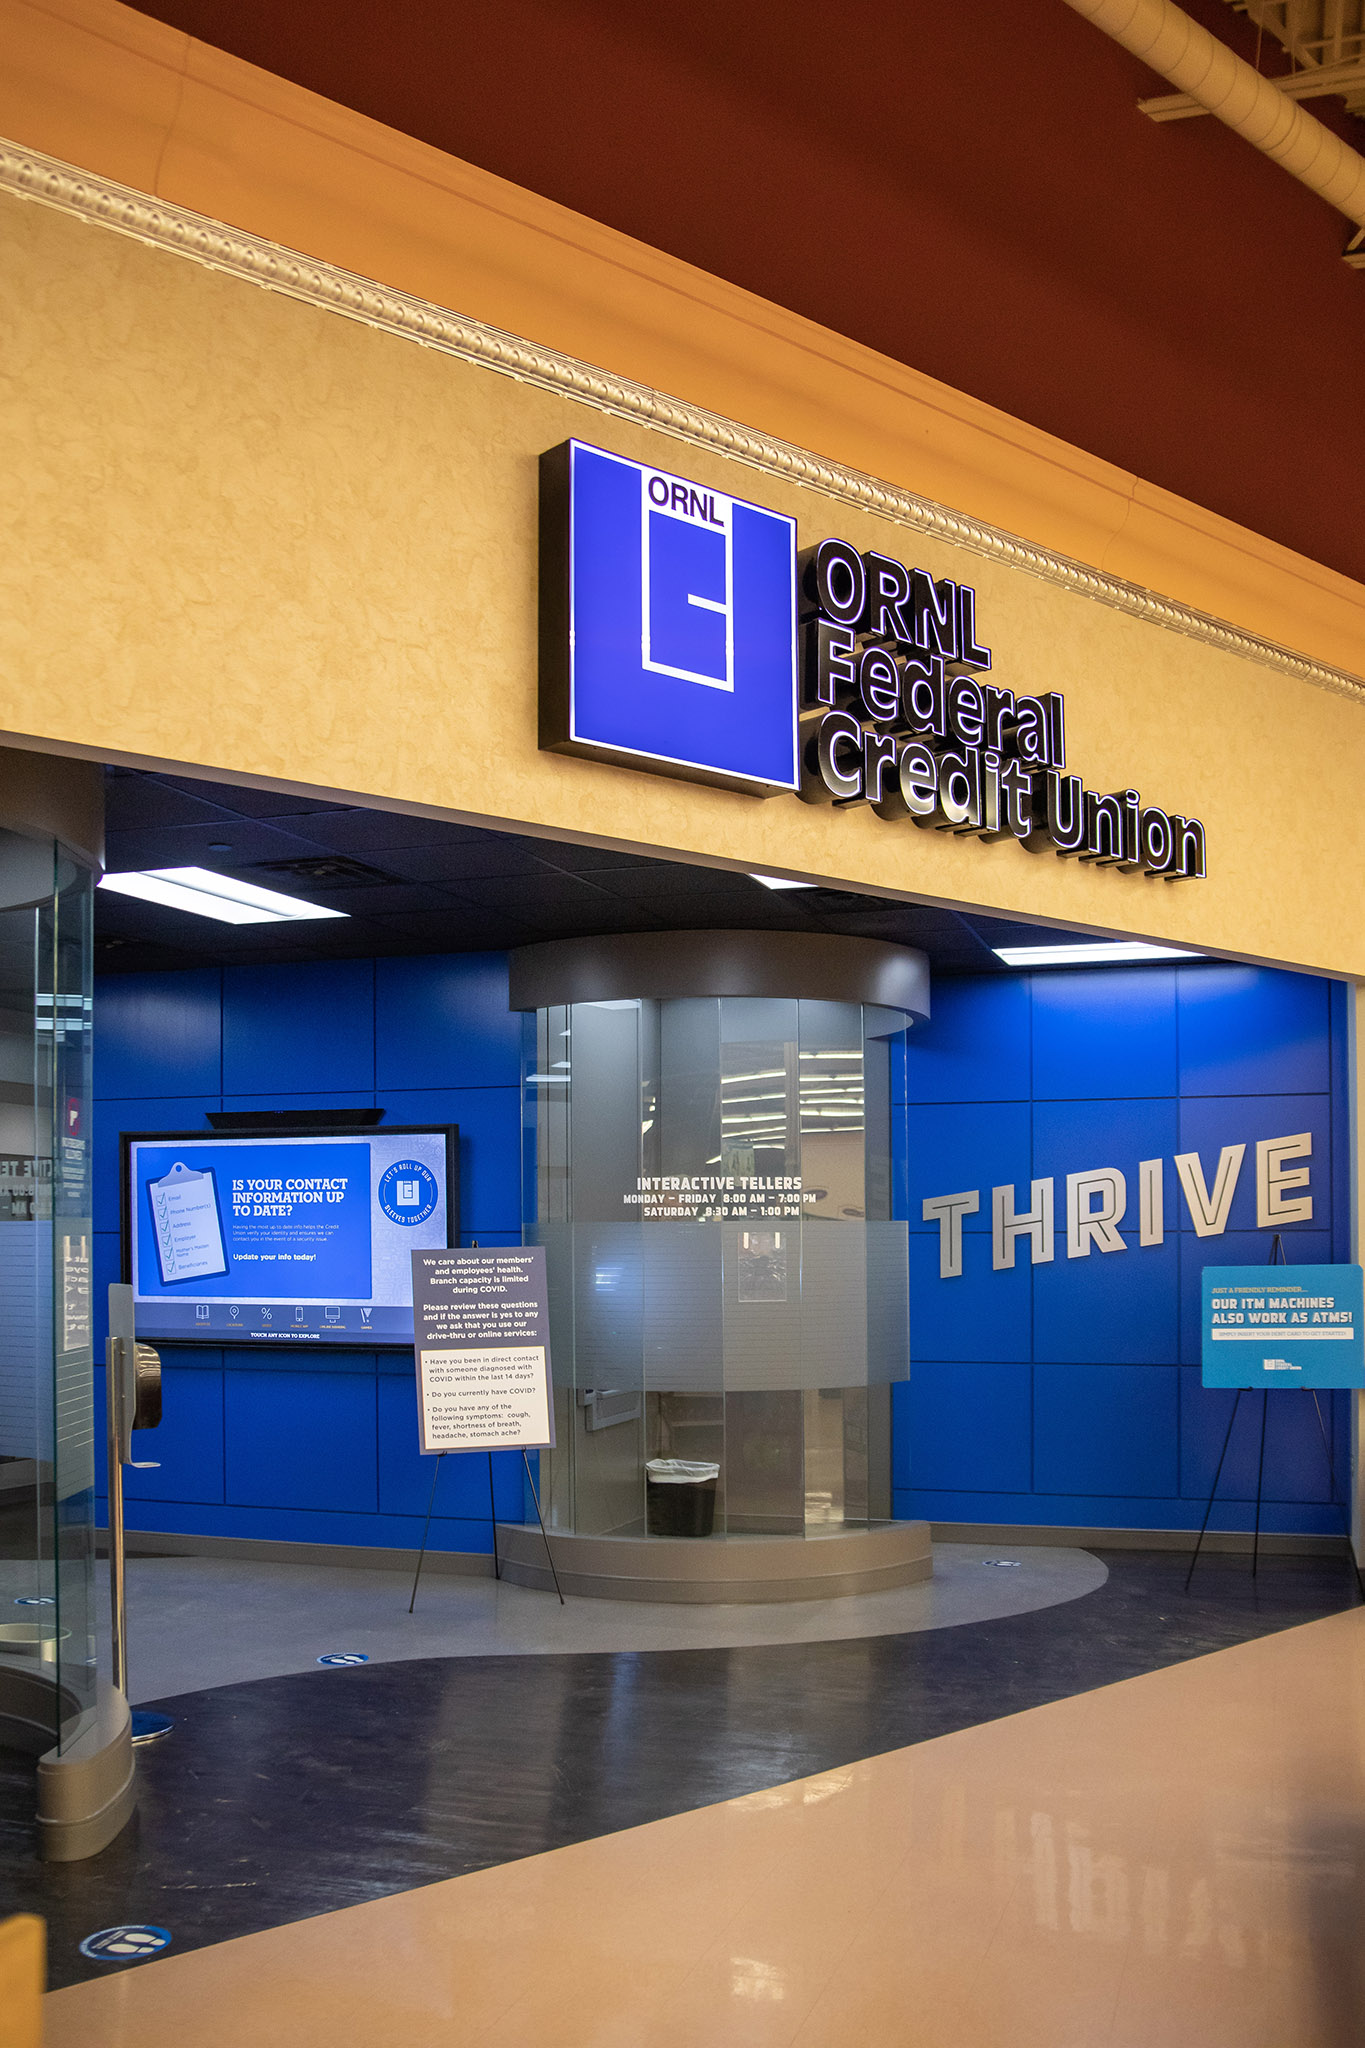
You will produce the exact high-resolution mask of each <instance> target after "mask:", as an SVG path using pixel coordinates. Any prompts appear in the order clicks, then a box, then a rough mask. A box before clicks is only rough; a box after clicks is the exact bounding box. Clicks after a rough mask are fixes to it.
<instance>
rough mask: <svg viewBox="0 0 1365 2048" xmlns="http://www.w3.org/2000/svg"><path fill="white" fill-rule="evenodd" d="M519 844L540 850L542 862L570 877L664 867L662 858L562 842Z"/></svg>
mask: <svg viewBox="0 0 1365 2048" xmlns="http://www.w3.org/2000/svg"><path fill="white" fill-rule="evenodd" d="M519 844H520V845H522V846H526V847H534V848H538V849H539V852H540V855H541V858H542V859H543V860H547V861H549V862H550V864H551V865H552V866H553V867H557V868H563V869H564V871H565V872H566V874H571V875H586V874H592V873H595V872H596V871H597V870H599V869H601V870H604V871H605V870H606V869H608V868H654V867H658V866H659V865H660V864H661V861H660V857H658V856H654V855H651V854H647V853H617V852H615V851H613V850H611V849H609V848H607V847H605V846H576V845H575V846H571V845H569V844H568V843H567V842H566V841H564V840H560V839H522V840H520V841H519Z"/></svg>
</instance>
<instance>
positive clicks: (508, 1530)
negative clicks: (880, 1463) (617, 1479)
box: [498, 1522, 933, 1602]
mask: <svg viewBox="0 0 1365 2048" xmlns="http://www.w3.org/2000/svg"><path fill="white" fill-rule="evenodd" d="M550 1546H551V1549H552V1550H553V1553H554V1561H555V1568H556V1570H557V1571H558V1573H559V1582H560V1585H561V1586H562V1587H563V1588H564V1591H565V1592H566V1593H577V1594H580V1595H582V1596H585V1597H587V1598H588V1599H592V1600H678V1601H689V1600H690V1601H714V1602H751V1601H766V1600H827V1599H833V1598H837V1597H838V1596H839V1595H841V1594H845V1593H880V1592H882V1591H884V1590H885V1589H886V1588H887V1587H890V1586H911V1585H914V1584H915V1583H916V1582H917V1581H919V1580H921V1579H927V1578H928V1577H929V1576H930V1575H931V1573H932V1571H933V1555H932V1550H931V1546H930V1542H929V1524H928V1523H927V1522H878V1523H873V1524H871V1525H870V1526H866V1527H863V1528H857V1529H831V1530H829V1531H828V1532H825V1531H821V1533H820V1534H819V1535H812V1536H705V1537H680V1536H579V1535H573V1534H571V1533H569V1532H568V1531H563V1532H560V1531H557V1530H554V1529H552V1530H551V1531H550ZM498 1551H499V1555H500V1557H501V1560H502V1576H503V1577H504V1578H505V1579H510V1580H511V1582H512V1584H513V1585H514V1586H535V1587H541V1588H548V1589H549V1590H550V1591H553V1590H554V1580H553V1579H552V1577H551V1575H550V1567H549V1565H548V1563H547V1562H546V1558H545V1545H544V1543H543V1542H542V1541H541V1535H540V1530H539V1529H538V1528H537V1527H536V1525H535V1523H534V1522H532V1523H530V1524H529V1525H526V1524H523V1523H511V1522H500V1523H499V1524H498Z"/></svg>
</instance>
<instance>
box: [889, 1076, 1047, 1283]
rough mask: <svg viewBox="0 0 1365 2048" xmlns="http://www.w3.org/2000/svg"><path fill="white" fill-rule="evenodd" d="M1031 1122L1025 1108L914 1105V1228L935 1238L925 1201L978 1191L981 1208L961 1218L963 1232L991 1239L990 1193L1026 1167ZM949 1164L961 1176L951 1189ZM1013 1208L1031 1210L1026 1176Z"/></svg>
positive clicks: (909, 1148)
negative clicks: (1021, 1166) (930, 1197)
mask: <svg viewBox="0 0 1365 2048" xmlns="http://www.w3.org/2000/svg"><path fill="white" fill-rule="evenodd" d="M1030 1122H1031V1113H1030V1109H1029V1105H1028V1103H1027V1102H948V1103H916V1104H914V1105H913V1106H912V1107H911V1108H910V1110H909V1112H908V1114H907V1117H906V1125H907V1134H906V1153H907V1176H906V1178H907V1183H908V1188H907V1197H906V1198H907V1200H908V1202H909V1205H910V1206H909V1209H908V1211H907V1212H906V1213H907V1214H908V1215H909V1218H910V1228H911V1229H912V1230H932V1231H933V1233H934V1235H935V1237H937V1235H938V1224H937V1222H930V1223H926V1222H925V1221H924V1210H923V1206H922V1204H923V1201H924V1197H925V1196H926V1195H944V1194H948V1193H950V1192H953V1191H955V1190H957V1189H959V1188H979V1189H980V1190H981V1206H980V1208H979V1209H978V1210H977V1212H976V1214H975V1215H974V1216H964V1217H963V1219H962V1228H963V1229H964V1230H971V1231H978V1232H979V1231H983V1230H984V1231H985V1232H986V1234H987V1235H988V1236H989V1234H990V1228H991V1197H990V1190H991V1189H992V1187H994V1186H995V1185H996V1183H997V1182H1003V1181H1008V1180H1013V1178H1014V1177H1015V1175H1016V1174H1017V1173H1018V1171H1019V1162H1020V1160H1021V1159H1022V1160H1024V1161H1027V1159H1028V1156H1029V1133H1030ZM947 1160H951V1161H952V1169H951V1170H952V1171H953V1172H955V1173H956V1174H957V1176H958V1178H957V1179H956V1180H955V1181H953V1182H952V1185H951V1188H950V1187H949V1185H948V1183H946V1182H945V1181H944V1178H943V1174H944V1162H945V1161H947ZM1015 1204H1016V1207H1018V1208H1023V1209H1027V1207H1028V1206H1029V1200H1028V1176H1027V1174H1026V1175H1025V1177H1024V1185H1023V1186H1022V1187H1021V1188H1019V1189H1018V1190H1017V1192H1016V1195H1015ZM987 1256H988V1257H989V1253H988V1254H987Z"/></svg>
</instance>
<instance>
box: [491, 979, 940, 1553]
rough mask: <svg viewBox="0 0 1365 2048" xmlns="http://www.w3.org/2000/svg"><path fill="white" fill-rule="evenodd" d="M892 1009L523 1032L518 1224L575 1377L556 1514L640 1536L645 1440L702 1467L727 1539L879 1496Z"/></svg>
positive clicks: (619, 1005)
mask: <svg viewBox="0 0 1365 2048" xmlns="http://www.w3.org/2000/svg"><path fill="white" fill-rule="evenodd" d="M898 1014H899V1013H896V1012H890V1011H885V1010H875V1011H874V1010H867V1011H866V1012H864V1010H863V1009H862V1008H861V1007H860V1006H859V1005H858V1004H853V1003H831V1002H823V1001H822V1002H806V1001H803V1000H798V999H796V998H785V997H784V998H781V999H768V998H763V999H759V998H753V999H749V998H744V999H739V998H733V999H732V998H724V999H718V998H713V997H705V996H699V997H695V998H687V999H683V1000H678V1001H667V1002H654V1001H640V1002H635V1001H629V1002H627V1001H621V1002H612V1003H595V1004H576V1005H574V1006H573V1007H572V1008H568V1007H560V1008H558V1009H548V1010H542V1011H541V1012H539V1013H538V1015H537V1017H536V1019H535V1021H534V1025H533V1026H531V1025H528V1029H527V1034H526V1062H527V1071H526V1079H525V1092H524V1128H525V1133H526V1144H527V1154H526V1159H527V1171H526V1179H525V1185H526V1188H527V1195H528V1213H527V1218H526V1234H527V1238H528V1240H529V1241H539V1242H541V1243H544V1244H545V1245H546V1247H547V1251H548V1267H549V1283H550V1327H551V1343H552V1347H553V1352H554V1376H555V1382H556V1385H558V1386H562V1387H564V1388H565V1389H572V1390H573V1391H572V1396H571V1397H569V1398H566V1400H565V1402H564V1405H563V1407H562V1408H561V1409H560V1411H559V1413H560V1415H561V1418H562V1420H563V1422H564V1425H565V1427H564V1433H563V1437H562V1439H561V1442H560V1444H559V1445H558V1447H557V1449H556V1451H555V1452H554V1453H553V1455H552V1457H551V1458H550V1460H549V1464H550V1468H551V1469H550V1472H549V1487H550V1495H551V1498H552V1500H553V1502H554V1507H555V1519H556V1521H557V1523H558V1525H559V1526H561V1527H570V1528H577V1529H581V1530H584V1531H587V1530H590V1529H591V1530H593V1531H596V1532H599V1533H609V1532H612V1531H616V1532H617V1533H622V1532H624V1531H625V1530H627V1529H628V1528H629V1529H634V1528H635V1526H636V1524H637V1523H639V1524H640V1526H643V1515H644V1463H645V1460H646V1459H647V1458H649V1457H653V1456H666V1457H703V1458H709V1459H711V1460H713V1461H714V1462H716V1463H719V1464H720V1466H721V1468H722V1469H721V1479H720V1485H719V1492H718V1504H719V1516H718V1524H717V1526H718V1528H720V1529H728V1530H729V1531H730V1532H731V1533H744V1532H746V1531H748V1532H753V1533H757V1532H760V1531H762V1530H769V1531H772V1530H781V1529H785V1530H791V1529H796V1530H800V1529H801V1528H802V1527H815V1526H824V1525H828V1524H829V1523H831V1522H834V1523H838V1522H843V1521H846V1520H849V1519H858V1518H864V1519H865V1518H866V1515H867V1513H868V1502H869V1499H872V1498H875V1499H877V1500H878V1501H882V1500H884V1499H886V1497H887V1483H883V1482H884V1481H885V1475H880V1476H879V1474H877V1473H873V1472H872V1470H871V1465H870V1462H869V1461H870V1459H872V1458H873V1457H874V1455H875V1457H876V1458H881V1459H882V1460H883V1462H884V1445H883V1440H882V1437H881V1436H878V1437H877V1440H876V1451H875V1454H874V1452H873V1451H872V1450H871V1449H870V1444H871V1442H872V1439H871V1436H870V1432H869V1424H868V1416H869V1407H868V1395H867V1389H868V1388H869V1386H870V1385H877V1386H880V1385H882V1384H884V1383H885V1382H887V1381H890V1380H894V1379H899V1378H903V1377H904V1376H905V1374H906V1373H907V1372H908V1370H909V1342H908V1277H907V1252H908V1242H907V1231H906V1226H905V1225H904V1224H903V1223H890V1222H888V1221H886V1220H885V1218H886V1214H887V1210H888V1207H889V1189H890V1184H891V1160H892V1153H893V1146H892V1134H893V1120H894V1118H895V1117H896V1116H900V1117H901V1118H902V1119H903V1117H904V1110H903V1109H901V1110H896V1109H895V1108H894V1107H893V1104H892V1101H891V1088H890V1085H889V1076H890V1052H889V1049H888V1040H889V1038H893V1037H894V1036H895V1034H896V1030H897V1019H898ZM900 1028H902V1029H903V1028H904V1020H903V1019H901V1020H900ZM632 1394H638V1396H639V1397H640V1398H639V1400H638V1401H632V1400H631V1398H630V1397H631V1395H632ZM607 1395H610V1396H611V1397H612V1398H611V1399H610V1400H607V1399H605V1398H599V1397H603V1396H607Z"/></svg>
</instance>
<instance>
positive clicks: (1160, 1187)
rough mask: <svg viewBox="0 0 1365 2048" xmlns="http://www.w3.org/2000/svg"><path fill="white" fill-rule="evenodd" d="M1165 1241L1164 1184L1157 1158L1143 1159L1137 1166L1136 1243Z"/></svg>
mask: <svg viewBox="0 0 1365 2048" xmlns="http://www.w3.org/2000/svg"><path fill="white" fill-rule="evenodd" d="M1165 1241H1166V1185H1165V1176H1164V1173H1163V1170H1162V1162H1161V1160H1159V1159H1144V1160H1143V1161H1142V1162H1141V1164H1140V1165H1139V1167H1138V1243H1139V1244H1164V1243H1165Z"/></svg>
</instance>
